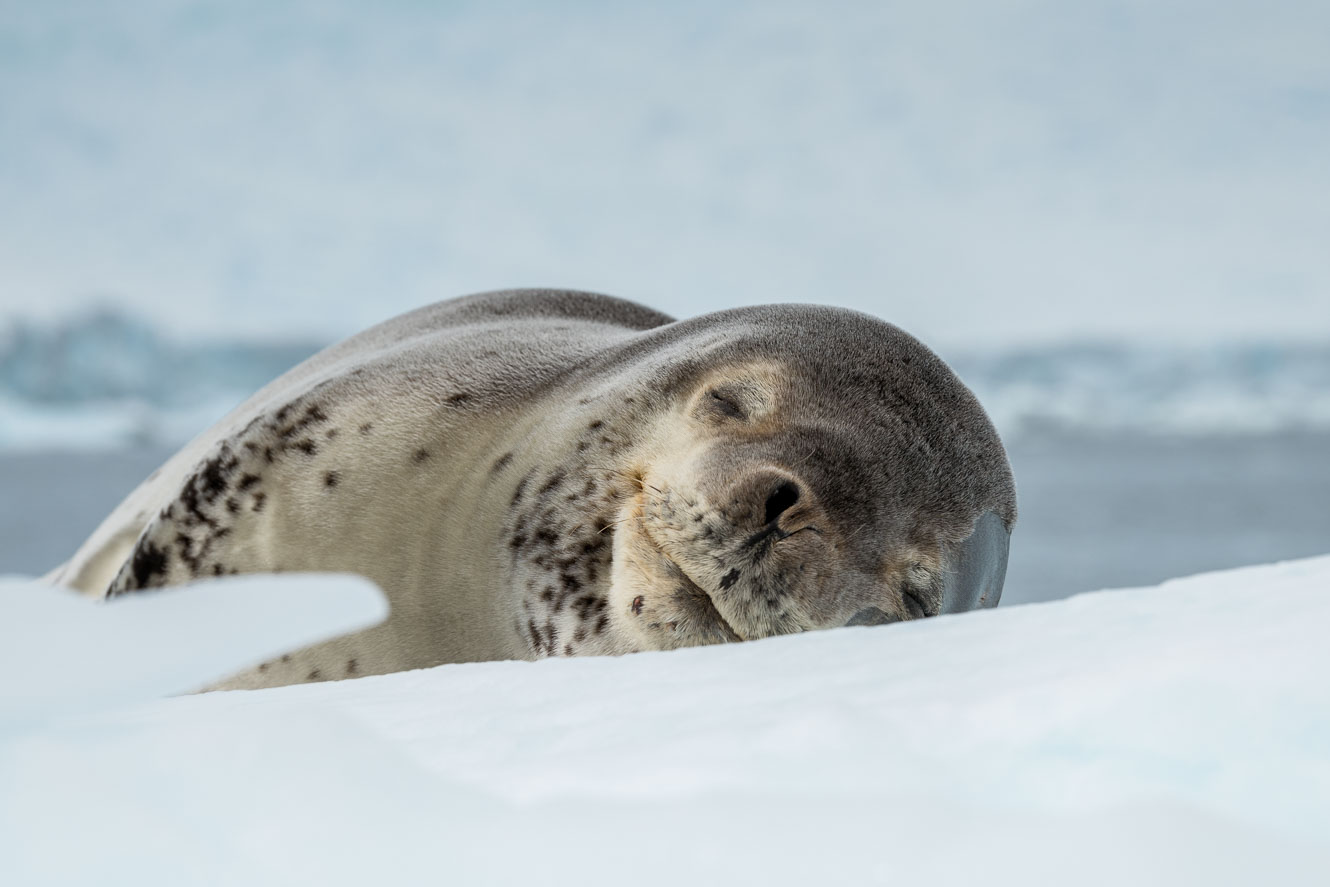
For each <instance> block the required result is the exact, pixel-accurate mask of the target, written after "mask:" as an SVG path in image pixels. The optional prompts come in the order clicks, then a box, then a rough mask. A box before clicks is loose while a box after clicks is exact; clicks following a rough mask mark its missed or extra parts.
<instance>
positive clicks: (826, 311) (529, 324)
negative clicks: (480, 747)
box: [48, 290, 1016, 688]
mask: <svg viewBox="0 0 1330 887" xmlns="http://www.w3.org/2000/svg"><path fill="white" fill-rule="evenodd" d="M1015 520H1016V499H1015V491H1014V486H1013V481H1012V475H1011V469H1010V466H1009V464H1008V461H1007V457H1006V454H1005V452H1004V450H1003V447H1002V443H1001V441H1000V440H999V438H998V435H997V433H996V431H995V430H994V428H993V426H992V424H991V423H990V421H989V420H988V417H987V416H986V415H985V413H984V411H983V409H982V408H981V407H980V405H979V403H978V402H977V401H976V399H975V398H974V396H973V395H972V394H971V393H970V391H969V390H968V389H967V388H966V387H965V386H964V385H963V384H962V383H961V382H960V380H958V379H957V378H956V376H955V375H954V374H953V373H952V372H951V370H950V369H949V368H948V367H947V366H946V365H945V364H944V363H943V362H942V361H941V360H940V359H939V358H938V357H937V356H935V355H934V354H933V353H932V352H931V351H929V350H928V349H927V348H926V347H924V346H923V345H922V344H920V343H919V342H918V341H917V340H915V339H914V338H912V337H911V336H909V335H908V334H906V333H905V332H903V331H901V330H900V329H898V328H896V327H894V326H892V325H890V324H888V323H885V322H883V321H880V320H877V319H875V318H873V317H870V316H868V315H865V314H861V313H858V312H854V311H849V310H844V309H838V308H830V307H823V306H812V305H769V306H762V307H749V308H739V309H734V310H729V311H722V312H718V313H714V314H707V315H703V316H700V317H695V318H692V319H689V320H684V321H679V322H675V321H674V320H673V319H672V318H670V317H668V316H666V315H664V314H660V313H659V312H656V311H652V310H650V309H648V308H644V307H642V306H639V305H636V304H633V303H631V302H627V301H624V300H621V299H616V298H612V297H609V296H602V295H595V294H591V293H581V292H569V291H552V290H517V291H506V292H496V293H486V294H481V295H475V296H469V297H465V298H461V299H455V300H451V301H445V302H441V303H438V304H435V305H432V306H429V307H426V308H422V309H419V310H417V311H414V312H411V313H408V314H405V315H402V316H400V317H398V318H395V319H393V320H389V321H387V322H386V323H383V324H381V325H379V326H377V327H374V328H372V329H370V330H367V331H366V332H363V333H361V334H359V335H357V336H355V337H353V338H351V339H348V340H346V341H344V342H342V343H340V344H337V345H334V346H332V347H330V348H328V349H326V350H324V351H322V352H320V353H319V354H317V355H315V356H314V357H312V358H310V359H309V360H308V361H306V362H305V363H303V364H301V365H299V366H297V367H296V368H295V369H293V370H291V371H290V372H288V373H286V374H285V375H283V376H281V377H280V378H278V379H277V380H276V381H274V382H272V383H271V384H269V385H268V386H267V387H265V388H264V389H262V390H261V391H259V392H258V393H257V394H255V395H254V396H253V397H252V398H251V399H249V400H248V401H246V402H245V403H244V404H242V405H241V406H240V407H238V408H237V409H236V410H234V411H233V412H232V413H231V414H230V415H228V416H227V417H226V418H224V419H223V420H221V421H220V422H219V423H218V424H217V425H215V426H214V427H213V428H211V429H210V430H209V431H207V432H205V433H204V434H202V435H201V436H200V437H198V438H197V439H195V440H194V441H193V442H192V443H191V444H189V445H188V446H186V447H185V448H184V449H183V450H181V452H179V453H178V454H177V455H176V456H174V457H173V458H172V459H170V460H169V461H168V462H167V463H166V464H165V465H164V466H163V467H162V468H161V469H159V470H158V471H157V472H156V473H155V474H154V475H153V476H152V477H150V478H149V479H148V480H147V481H145V482H144V484H143V485H142V486H140V487H139V488H138V489H137V490H136V491H135V492H134V493H132V494H131V495H130V496H129V497H128V498H127V499H126V500H125V501H124V502H123V503H122V504H121V505H120V506H119V507H118V508H117V509H116V510H115V511H114V512H113V513H112V514H111V515H110V516H109V517H108V518H107V519H106V521H104V522H103V524H102V525H101V526H100V527H99V528H98V529H97V530H96V531H95V532H94V534H93V535H92V537H91V538H90V539H89V540H88V541H87V542H86V543H85V544H84V545H83V546H82V548H80V550H79V551H78V552H77V553H76V554H75V556H74V557H73V558H72V559H71V560H70V561H69V562H68V563H67V564H65V565H64V566H63V567H62V568H59V569H58V570H56V571H55V572H53V573H52V574H51V575H50V577H48V578H50V579H52V580H53V581H57V582H61V583H63V584H66V585H70V586H72V587H74V588H77V589H80V590H82V591H83V592H85V593H87V594H89V595H92V596H96V597H108V598H114V597H116V596H119V595H123V594H127V593H130V592H137V591H141V590H143V589H150V588H158V587H161V586H165V585H171V584H178V583H183V582H186V581H191V580H194V579H198V578H202V577H208V576H221V575H228V574H233V573H252V572H280V571H345V572H353V573H359V574H362V575H364V576H367V577H368V578H370V579H371V580H373V581H374V582H376V583H377V584H378V585H379V586H380V587H381V588H382V589H383V590H384V591H385V593H386V594H387V596H388V598H389V601H390V604H391V608H392V610H391V615H390V617H389V618H388V619H387V621H385V622H384V623H383V624H381V625H378V626H375V627H373V628H370V629H367V630H365V631H362V632H359V633H356V634H352V635H348V636H345V637H342V638H337V639H334V640H331V641H328V642H325V643H321V644H317V645H314V646H311V647H308V648H306V649H303V650H298V651H294V652H292V653H290V654H288V655H286V656H282V657H280V658H279V659H277V660H275V661H272V662H267V663H263V664H261V665H259V666H258V667H257V668H254V669H252V670H250V671H248V672H245V673H243V674H240V675H237V676H236V677H234V678H232V679H230V680H228V681H225V682H223V683H222V684H221V685H219V686H222V687H228V688H231V687H262V686H273V685H279V684H289V683H297V682H303V681H318V680H328V679H337V678H345V677H355V676H359V675H366V674H380V673H386V672H392V671H401V670H405V669H411V668H421V667H427V666H433V665H439V664H442V663H452V662H468V661H478V660H493V659H527V660H533V659H539V658H543V657H550V656H578V655H603V654H621V653H630V652H634V651H640V650H668V649H674V648H678V647H685V646H694V645H699V644H714V643H725V642H732V641H742V640H750V639H755V638H764V637H769V636H772V635H780V634H788V633H791V632H799V631H808V630H814V629H825V628H832V627H837V626H845V625H876V624H882V623H888V622H895V621H900V620H907V619H917V618H921V617H926V616H933V615H936V614H939V613H949V612H960V611H964V610H969V609H973V608H976V607H983V606H994V605H996V604H997V602H998V600H999V598H1000V595H1001V591H1002V583H1003V579H1004V576H1005V573H1006V561H1007V551H1008V544H1009V539H1010V533H1011V530H1012V527H1013V524H1014V522H1015Z"/></svg>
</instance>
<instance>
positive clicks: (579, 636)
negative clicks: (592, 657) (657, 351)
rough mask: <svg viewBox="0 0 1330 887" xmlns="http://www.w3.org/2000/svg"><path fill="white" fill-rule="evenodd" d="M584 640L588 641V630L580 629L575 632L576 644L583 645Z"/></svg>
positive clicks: (574, 639)
mask: <svg viewBox="0 0 1330 887" xmlns="http://www.w3.org/2000/svg"><path fill="white" fill-rule="evenodd" d="M584 640H586V629H585V628H578V629H577V631H575V632H573V641H574V643H578V644H580V643H582V641H584Z"/></svg>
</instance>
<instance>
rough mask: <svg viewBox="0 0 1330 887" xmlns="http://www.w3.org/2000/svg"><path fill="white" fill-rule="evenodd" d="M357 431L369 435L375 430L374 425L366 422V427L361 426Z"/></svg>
mask: <svg viewBox="0 0 1330 887" xmlns="http://www.w3.org/2000/svg"><path fill="white" fill-rule="evenodd" d="M356 430H357V431H359V432H360V433H361V434H369V433H370V432H371V431H373V430H374V423H373V422H366V423H365V424H364V425H361V426H360V427H359V428H357V429H356Z"/></svg>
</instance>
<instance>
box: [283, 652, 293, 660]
mask: <svg viewBox="0 0 1330 887" xmlns="http://www.w3.org/2000/svg"><path fill="white" fill-rule="evenodd" d="M282 661H283V662H290V661H291V654H290V653H283V654H282Z"/></svg>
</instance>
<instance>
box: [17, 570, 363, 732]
mask: <svg viewBox="0 0 1330 887" xmlns="http://www.w3.org/2000/svg"><path fill="white" fill-rule="evenodd" d="M386 615H387V604H386V602H385V601H384V599H383V596H382V595H381V594H380V593H379V591H378V589H377V588H376V587H375V586H374V585H373V584H372V583H370V582H368V581H367V580H365V579H362V578H360V577H358V576H342V575H332V574H323V575H310V576H304V575H298V574H297V575H289V576H282V577H280V578H278V577H271V576H267V577H258V578H256V577H252V576H237V577H228V578H224V579H216V580H210V581H207V582H200V583H197V584H195V585H190V586H184V587H180V588H170V589H164V590H162V591H157V592H151V593H147V594H140V595H131V596H128V597H126V598H124V599H123V600H118V601H115V602H114V604H105V603H101V602H93V601H90V600H89V599H87V598H84V597H81V596H79V595H77V594H75V593H74V592H72V591H68V590H66V589H63V588H52V587H48V586H46V585H43V584H41V583H37V582H33V581H30V580H22V579H15V578H8V579H7V578H0V649H3V650H4V661H5V662H6V663H8V667H6V668H5V669H4V670H3V672H0V702H2V703H3V708H2V709H0V727H2V726H3V724H4V723H5V722H6V721H31V720H34V719H42V718H49V717H51V716H52V715H54V714H58V713H61V712H66V711H87V710H89V709H90V708H94V707H104V706H108V705H115V704H122V703H127V702H136V701H140V700H144V699H153V698H156V697H160V696H165V695H168V694H171V693H183V692H186V691H189V690H194V689H197V688H198V687H200V686H202V685H204V684H205V683H206V682H207V681H208V680H209V679H212V678H217V677H219V676H221V675H223V674H224V673H226V672H228V671H232V670H239V668H241V667H242V666H244V665H246V664H248V665H254V664H257V663H259V662H261V661H263V660H264V659H267V658H269V657H271V656H275V655H277V654H279V653H282V652H285V651H287V650H291V649H294V648H297V647H302V646H305V645H306V644H311V643H314V642H316V641H319V640H325V639H327V638H330V637H334V636H336V635H339V634H344V633H345V632H347V631H351V630H353V629H356V628H364V627H366V626H369V625H373V624H374V623H376V622H379V621H382V619H383V618H384V617H385V616H386Z"/></svg>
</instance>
